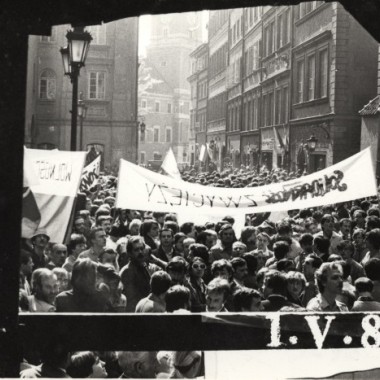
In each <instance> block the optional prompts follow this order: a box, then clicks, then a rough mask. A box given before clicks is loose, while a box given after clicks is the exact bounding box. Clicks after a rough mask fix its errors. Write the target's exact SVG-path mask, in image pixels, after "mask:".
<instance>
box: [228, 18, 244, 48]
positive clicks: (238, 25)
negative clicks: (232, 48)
mask: <svg viewBox="0 0 380 380" xmlns="http://www.w3.org/2000/svg"><path fill="white" fill-rule="evenodd" d="M242 35H243V16H241V17H239V18H238V19H237V20H236V22H235V23H234V24H233V25H232V27H231V28H230V42H231V45H234V44H235V43H236V42H237V41H239V40H240V38H241V36H242Z"/></svg>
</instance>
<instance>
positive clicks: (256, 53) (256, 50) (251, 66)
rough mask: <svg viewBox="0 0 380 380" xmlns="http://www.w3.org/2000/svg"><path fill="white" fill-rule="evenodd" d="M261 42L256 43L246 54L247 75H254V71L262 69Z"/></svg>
mask: <svg viewBox="0 0 380 380" xmlns="http://www.w3.org/2000/svg"><path fill="white" fill-rule="evenodd" d="M260 56H261V40H259V41H256V42H255V43H254V44H253V45H252V46H250V47H249V48H248V49H247V50H246V51H245V53H244V61H245V62H244V67H245V75H246V76H248V75H249V74H252V72H253V71H255V70H257V69H259V68H260Z"/></svg>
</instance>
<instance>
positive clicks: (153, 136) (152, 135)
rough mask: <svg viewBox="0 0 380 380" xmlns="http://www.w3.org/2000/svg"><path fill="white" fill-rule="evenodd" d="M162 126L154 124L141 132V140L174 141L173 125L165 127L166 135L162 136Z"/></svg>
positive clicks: (155, 141)
mask: <svg viewBox="0 0 380 380" xmlns="http://www.w3.org/2000/svg"><path fill="white" fill-rule="evenodd" d="M160 131H161V128H160V127H159V126H154V127H153V128H147V129H146V130H145V132H144V133H140V141H141V142H154V143H158V142H166V143H171V142H172V141H173V129H172V127H165V132H164V135H163V136H162V139H163V140H162V141H161V136H160Z"/></svg>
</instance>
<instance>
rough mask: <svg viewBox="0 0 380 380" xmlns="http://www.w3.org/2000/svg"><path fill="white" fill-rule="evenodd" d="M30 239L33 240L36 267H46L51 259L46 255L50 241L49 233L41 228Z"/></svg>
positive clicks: (33, 258)
mask: <svg viewBox="0 0 380 380" xmlns="http://www.w3.org/2000/svg"><path fill="white" fill-rule="evenodd" d="M30 240H31V242H32V260H33V264H34V269H38V268H45V267H46V264H47V263H48V260H49V258H48V256H47V255H46V249H47V247H48V243H49V241H50V237H49V235H48V234H47V233H46V231H45V230H39V231H37V232H36V233H35V234H34V235H33V236H32V237H31V239H30Z"/></svg>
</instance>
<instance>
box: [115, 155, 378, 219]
mask: <svg viewBox="0 0 380 380" xmlns="http://www.w3.org/2000/svg"><path fill="white" fill-rule="evenodd" d="M374 195H377V186H376V180H375V176H374V171H373V166H372V160H371V153H370V150H369V148H367V149H365V150H363V151H361V152H359V153H357V154H355V155H354V156H352V157H350V158H347V159H346V160H344V161H341V162H339V163H337V164H335V165H332V166H330V167H328V168H326V169H323V170H321V171H319V172H316V173H313V174H310V175H307V176H304V177H301V178H297V179H293V180H290V181H286V182H281V183H274V184H270V185H266V186H261V187H251V188H219V187H217V188H216V187H210V186H202V185H198V184H192V183H186V182H183V181H178V180H175V179H172V178H169V177H167V176H163V175H160V174H158V173H154V172H152V171H150V170H147V169H144V168H141V167H139V166H137V165H134V164H132V163H130V162H128V161H125V160H120V169H119V181H118V191H117V198H116V207H120V208H129V209H135V210H151V211H165V212H177V213H178V212H181V211H183V210H188V211H193V212H200V213H203V214H204V213H213V214H218V215H221V216H225V215H227V214H228V215H232V216H233V215H236V214H241V213H244V214H251V213H260V212H268V211H284V210H292V209H302V208H308V207H316V206H322V205H326V204H334V203H339V202H346V201H350V200H353V199H358V198H364V197H369V196H374Z"/></svg>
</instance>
